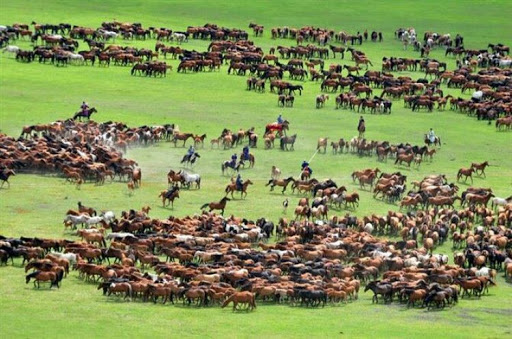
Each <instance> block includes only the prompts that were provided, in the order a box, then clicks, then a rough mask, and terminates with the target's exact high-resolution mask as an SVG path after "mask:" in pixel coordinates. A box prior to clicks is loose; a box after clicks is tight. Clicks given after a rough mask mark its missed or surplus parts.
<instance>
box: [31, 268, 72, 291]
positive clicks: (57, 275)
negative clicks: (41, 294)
mask: <svg viewBox="0 0 512 339" xmlns="http://www.w3.org/2000/svg"><path fill="white" fill-rule="evenodd" d="M63 276H64V271H63V270H62V271H59V272H45V271H35V272H32V273H30V274H28V275H27V276H25V282H26V283H27V284H28V283H29V282H30V279H32V278H34V287H36V283H37V288H39V287H40V285H39V283H40V282H41V281H49V282H50V288H52V286H57V288H59V282H60V281H61V280H62V278H63Z"/></svg>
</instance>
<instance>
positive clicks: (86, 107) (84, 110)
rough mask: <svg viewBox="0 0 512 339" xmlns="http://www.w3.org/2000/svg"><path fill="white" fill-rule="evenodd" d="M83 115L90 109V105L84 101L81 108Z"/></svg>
mask: <svg viewBox="0 0 512 339" xmlns="http://www.w3.org/2000/svg"><path fill="white" fill-rule="evenodd" d="M80 109H81V110H82V113H85V112H86V111H87V110H88V109H89V105H87V103H86V102H85V101H82V105H81V106H80Z"/></svg>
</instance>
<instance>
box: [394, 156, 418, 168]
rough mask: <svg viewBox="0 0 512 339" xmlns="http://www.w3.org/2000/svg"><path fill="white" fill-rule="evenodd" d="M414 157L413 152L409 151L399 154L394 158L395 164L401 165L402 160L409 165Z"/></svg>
mask: <svg viewBox="0 0 512 339" xmlns="http://www.w3.org/2000/svg"><path fill="white" fill-rule="evenodd" d="M413 159H414V153H410V154H399V155H398V157H397V158H396V161H395V165H396V164H399V165H401V164H402V162H403V161H404V162H406V163H407V166H408V167H411V162H412V161H413Z"/></svg>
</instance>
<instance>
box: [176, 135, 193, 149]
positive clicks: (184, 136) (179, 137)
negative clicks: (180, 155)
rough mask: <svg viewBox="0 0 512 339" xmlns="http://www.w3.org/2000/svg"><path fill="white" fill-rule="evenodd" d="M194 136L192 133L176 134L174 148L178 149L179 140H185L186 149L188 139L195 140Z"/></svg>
mask: <svg viewBox="0 0 512 339" xmlns="http://www.w3.org/2000/svg"><path fill="white" fill-rule="evenodd" d="M193 137H194V135H193V134H192V133H176V134H174V139H173V140H172V142H173V143H174V147H176V143H177V142H178V140H183V147H185V143H186V142H187V140H188V138H193Z"/></svg>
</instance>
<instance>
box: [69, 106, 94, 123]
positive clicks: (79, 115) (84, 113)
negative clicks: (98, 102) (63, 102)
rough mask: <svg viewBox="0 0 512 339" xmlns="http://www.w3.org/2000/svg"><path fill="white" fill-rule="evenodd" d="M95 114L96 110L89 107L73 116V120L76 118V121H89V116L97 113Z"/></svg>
mask: <svg viewBox="0 0 512 339" xmlns="http://www.w3.org/2000/svg"><path fill="white" fill-rule="evenodd" d="M97 112H98V111H97V110H96V108H95V107H91V108H89V109H86V110H83V111H78V112H76V113H75V115H74V116H73V120H76V118H78V120H80V121H82V118H87V120H89V119H91V115H92V114H93V113H97Z"/></svg>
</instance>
